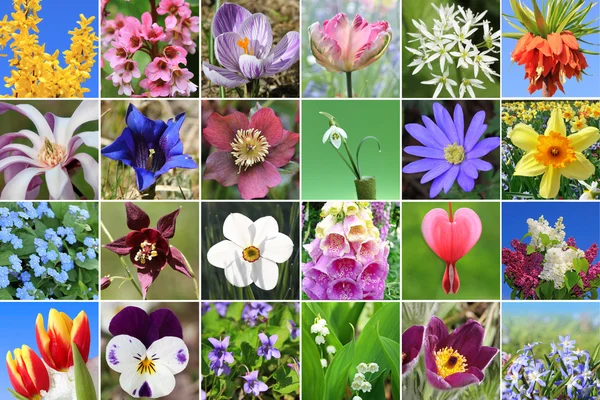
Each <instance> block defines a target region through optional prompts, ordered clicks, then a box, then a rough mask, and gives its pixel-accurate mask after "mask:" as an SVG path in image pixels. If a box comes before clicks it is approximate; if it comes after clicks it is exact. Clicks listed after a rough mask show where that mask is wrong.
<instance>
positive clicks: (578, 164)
mask: <svg viewBox="0 0 600 400" xmlns="http://www.w3.org/2000/svg"><path fill="white" fill-rule="evenodd" d="M575 158H576V160H575V161H573V162H571V163H569V164H567V165H565V167H564V168H561V169H560V174H562V175H563V176H564V177H565V178H568V179H578V180H581V181H584V180H586V179H588V178H589V177H590V176H591V175H592V174H593V173H594V171H595V170H596V167H594V164H592V163H591V162H590V161H589V160H588V159H587V158H585V156H584V155H583V154H582V153H575Z"/></svg>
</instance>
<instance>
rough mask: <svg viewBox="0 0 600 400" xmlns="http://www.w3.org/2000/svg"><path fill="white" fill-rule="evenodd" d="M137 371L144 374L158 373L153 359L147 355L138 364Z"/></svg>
mask: <svg viewBox="0 0 600 400" xmlns="http://www.w3.org/2000/svg"><path fill="white" fill-rule="evenodd" d="M137 372H138V373H139V374H140V375H143V374H150V375H152V374H155V373H156V367H155V366H154V361H152V360H151V359H149V358H148V357H145V358H144V359H143V360H141V361H140V362H139V364H138V367H137Z"/></svg>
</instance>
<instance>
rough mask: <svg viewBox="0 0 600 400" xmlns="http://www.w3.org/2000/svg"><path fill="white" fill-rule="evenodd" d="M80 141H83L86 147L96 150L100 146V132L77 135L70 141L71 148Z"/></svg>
mask: <svg viewBox="0 0 600 400" xmlns="http://www.w3.org/2000/svg"><path fill="white" fill-rule="evenodd" d="M79 140H81V142H82V143H83V144H85V145H86V146H89V147H94V148H96V149H97V148H98V147H99V145H100V139H99V135H98V131H91V132H81V133H78V134H77V135H75V136H73V137H72V138H71V140H70V141H69V148H71V146H72V145H73V144H75V143H76V142H78V141H79Z"/></svg>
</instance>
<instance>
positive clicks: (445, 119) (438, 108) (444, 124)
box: [433, 103, 461, 144]
mask: <svg viewBox="0 0 600 400" xmlns="http://www.w3.org/2000/svg"><path fill="white" fill-rule="evenodd" d="M433 116H434V117H435V123H436V124H437V126H439V127H440V129H441V130H442V131H443V132H444V135H446V137H447V138H448V140H449V141H450V143H451V144H452V143H458V144H461V143H460V140H459V138H458V134H457V133H456V127H455V126H454V121H452V117H451V116H450V113H449V112H448V110H446V108H444V106H442V105H441V104H440V103H433Z"/></svg>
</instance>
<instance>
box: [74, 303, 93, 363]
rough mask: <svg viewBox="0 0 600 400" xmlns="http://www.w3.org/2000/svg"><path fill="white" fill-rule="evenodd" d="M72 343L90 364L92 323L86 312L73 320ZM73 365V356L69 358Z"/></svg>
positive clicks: (82, 312)
mask: <svg viewBox="0 0 600 400" xmlns="http://www.w3.org/2000/svg"><path fill="white" fill-rule="evenodd" d="M71 341H72V342H74V343H75V345H76V346H77V349H78V350H79V353H80V354H81V358H83V361H84V362H86V363H87V362H88V357H89V353H90V322H89V320H88V316H87V314H86V313H85V312H84V311H81V312H80V313H79V314H78V315H77V317H75V319H74V320H73V326H72V328H71ZM72 363H73V356H72V355H70V356H69V364H70V365H71V364H72Z"/></svg>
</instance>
